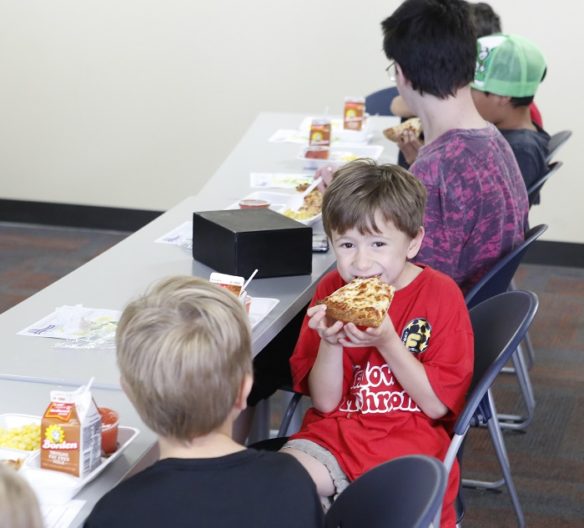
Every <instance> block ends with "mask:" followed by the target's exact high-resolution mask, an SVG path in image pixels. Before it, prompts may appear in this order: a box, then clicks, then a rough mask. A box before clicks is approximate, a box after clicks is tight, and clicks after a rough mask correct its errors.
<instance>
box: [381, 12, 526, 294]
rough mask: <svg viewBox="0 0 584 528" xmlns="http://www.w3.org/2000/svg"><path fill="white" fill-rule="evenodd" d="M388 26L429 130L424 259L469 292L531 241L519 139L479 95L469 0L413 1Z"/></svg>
mask: <svg viewBox="0 0 584 528" xmlns="http://www.w3.org/2000/svg"><path fill="white" fill-rule="evenodd" d="M382 28H383V33H384V42H383V48H384V51H385V54H386V55H387V57H388V59H389V60H390V61H391V63H390V64H393V67H394V68H395V77H396V84H397V88H398V90H399V92H400V94H401V95H402V96H403V98H404V100H405V101H406V103H407V105H408V106H409V107H410V108H411V109H412V111H413V112H414V113H415V114H416V115H417V116H419V117H420V119H421V120H422V126H423V129H424V134H425V141H426V143H425V145H424V146H422V147H421V148H420V150H419V152H418V156H417V159H416V161H415V162H414V164H413V165H412V166H411V168H410V170H411V171H412V173H413V174H414V175H415V176H416V177H417V178H419V179H420V180H421V181H422V183H424V185H425V186H426V189H427V190H428V203H427V207H426V216H425V219H424V226H425V229H426V237H425V238H424V242H423V244H422V247H421V249H420V252H419V254H418V256H417V257H416V261H417V262H420V263H423V264H428V265H430V266H432V267H434V268H435V269H438V270H440V271H442V272H444V273H446V274H448V275H450V276H451V277H452V278H453V279H454V280H455V281H456V282H457V284H458V285H459V286H460V287H461V289H462V290H463V292H467V291H468V290H469V289H470V288H471V287H472V286H473V285H474V284H476V282H477V281H478V280H479V279H480V278H481V277H482V276H483V275H484V274H485V273H486V272H487V271H488V270H489V269H490V268H492V266H493V265H494V264H495V263H496V262H497V261H498V260H499V259H500V258H501V257H502V256H503V255H505V254H506V253H508V252H509V251H510V250H512V249H513V248H514V247H515V246H516V245H517V244H519V243H520V242H521V241H523V237H524V232H525V229H526V226H527V215H528V211H529V204H528V200H527V192H526V189H525V184H524V182H523V178H522V176H521V172H520V170H519V167H518V165H517V161H516V160H515V156H514V155H513V151H512V150H511V147H510V146H509V144H508V143H507V141H506V140H505V138H504V137H503V136H502V135H501V133H500V132H499V131H498V130H497V128H496V127H495V126H493V125H492V124H490V123H487V122H486V121H485V120H484V119H483V118H482V117H481V115H480V114H479V113H478V111H477V109H476V107H475V104H474V102H473V99H472V95H471V88H470V83H471V82H472V81H473V79H474V72H475V67H476V54H477V51H476V50H477V48H476V38H475V30H474V26H473V24H472V22H471V20H470V16H469V7H468V3H467V2H465V1H463V0H406V1H405V2H403V3H402V4H401V5H400V7H398V8H397V10H396V11H395V12H394V13H393V15H391V16H390V17H389V18H387V19H386V20H384V21H383V23H382Z"/></svg>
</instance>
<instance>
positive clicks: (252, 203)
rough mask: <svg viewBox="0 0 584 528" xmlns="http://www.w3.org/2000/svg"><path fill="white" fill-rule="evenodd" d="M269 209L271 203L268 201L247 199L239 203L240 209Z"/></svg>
mask: <svg viewBox="0 0 584 528" xmlns="http://www.w3.org/2000/svg"><path fill="white" fill-rule="evenodd" d="M268 207H270V202H268V201H267V200H256V199H252V198H245V199H243V200H240V201H239V208H240V209H267V208H268Z"/></svg>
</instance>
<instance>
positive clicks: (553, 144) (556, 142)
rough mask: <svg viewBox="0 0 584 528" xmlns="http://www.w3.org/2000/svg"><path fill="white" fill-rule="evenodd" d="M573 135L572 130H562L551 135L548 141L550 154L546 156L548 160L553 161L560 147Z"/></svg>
mask: <svg viewBox="0 0 584 528" xmlns="http://www.w3.org/2000/svg"><path fill="white" fill-rule="evenodd" d="M571 136H572V131H571V130H560V132H556V133H555V134H554V135H553V136H551V137H550V140H549V142H548V155H547V157H546V159H545V160H546V162H547V163H549V162H550V161H552V159H553V157H554V156H555V155H556V154H557V153H558V150H559V149H560V147H561V146H562V145H563V144H564V143H565V142H566V141H568V139H570V137H571Z"/></svg>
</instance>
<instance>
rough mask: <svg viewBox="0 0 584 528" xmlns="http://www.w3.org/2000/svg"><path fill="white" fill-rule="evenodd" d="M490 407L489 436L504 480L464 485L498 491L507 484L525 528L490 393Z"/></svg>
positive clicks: (520, 524)
mask: <svg viewBox="0 0 584 528" xmlns="http://www.w3.org/2000/svg"><path fill="white" fill-rule="evenodd" d="M489 405H490V407H491V412H492V417H491V419H490V420H489V421H488V423H487V427H488V429H489V434H490V435H491V440H492V442H493V447H494V448H495V453H496V455H497V460H498V461H499V466H500V467H501V472H502V473H503V478H502V479H501V480H498V481H495V482H487V481H479V480H469V479H463V481H462V483H463V485H464V486H465V487H473V488H480V489H488V490H496V489H498V488H500V487H501V486H502V485H503V484H505V485H506V486H507V490H508V491H509V495H510V497H511V503H512V504H513V508H514V510H515V515H516V517H517V524H518V525H519V526H520V527H521V528H523V527H524V526H525V517H524V515H523V509H522V508H521V503H520V502H519V495H518V494H517V489H516V488H515V483H514V482H513V477H512V476H511V468H510V465H509V455H508V453H507V448H506V447H505V441H504V439H503V433H502V432H501V428H500V426H499V422H498V420H496V419H495V417H496V416H497V415H496V409H495V403H494V401H493V398H492V397H491V394H490V391H489Z"/></svg>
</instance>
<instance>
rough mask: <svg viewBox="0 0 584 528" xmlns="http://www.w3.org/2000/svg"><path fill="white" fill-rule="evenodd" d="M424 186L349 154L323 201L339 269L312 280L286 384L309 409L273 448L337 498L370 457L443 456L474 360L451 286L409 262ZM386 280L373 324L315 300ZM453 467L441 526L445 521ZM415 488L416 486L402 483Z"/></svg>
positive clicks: (450, 521)
mask: <svg viewBox="0 0 584 528" xmlns="http://www.w3.org/2000/svg"><path fill="white" fill-rule="evenodd" d="M425 200H426V191H425V189H424V186H423V185H422V184H421V183H420V182H419V180H417V179H416V178H415V177H414V176H412V175H411V174H410V173H409V172H408V171H406V170H405V169H403V168H401V167H399V166H396V165H376V164H375V162H372V161H368V160H359V161H356V162H353V163H349V164H347V165H345V166H344V167H343V168H341V169H339V170H338V171H337V174H336V176H335V178H334V179H333V181H332V183H331V185H330V186H329V187H328V189H327V191H326V193H325V195H324V201H323V210H322V217H323V223H324V228H325V231H326V233H327V235H328V237H329V238H330V240H331V242H332V248H333V250H334V252H335V255H336V258H337V269H336V270H335V271H332V272H330V273H329V274H327V275H326V276H325V277H324V278H323V279H322V280H321V282H320V283H319V284H318V286H317V288H316V293H315V295H314V297H313V300H312V303H311V306H310V308H309V309H308V311H307V315H306V318H305V320H304V323H303V326H302V330H301V332H300V337H299V339H298V343H297V345H296V349H295V350H294V353H293V355H292V358H291V360H290V365H291V370H292V377H293V380H294V390H296V391H298V392H302V393H304V394H309V395H310V397H311V398H312V403H313V407H312V408H311V409H309V410H308V411H307V413H306V415H305V417H304V421H303V424H302V427H301V429H300V431H299V432H298V433H297V434H295V435H293V436H292V437H291V438H290V440H289V441H288V443H287V444H285V445H284V447H283V452H285V453H288V454H291V455H293V456H294V457H295V458H297V459H298V460H299V461H300V462H301V463H302V464H303V465H304V466H305V468H306V469H307V471H308V472H309V473H310V474H311V476H312V478H313V480H314V481H315V483H316V487H317V490H318V492H319V494H320V495H321V497H322V498H323V499H324V500H325V502H326V499H327V498H334V497H336V496H337V495H338V494H339V493H340V492H341V491H342V490H343V489H344V488H345V487H346V486H347V485H348V483H349V482H350V481H353V480H354V479H356V478H357V477H359V476H360V475H361V474H363V473H364V472H365V471H367V470H368V469H371V468H373V467H374V466H377V465H378V464H380V463H382V462H385V461H387V460H391V459H393V458H397V457H400V456H404V455H410V454H425V455H430V456H434V457H437V458H440V459H443V458H444V456H445V454H446V451H447V449H448V446H449V444H450V436H449V427H450V425H452V423H453V421H454V420H455V419H456V417H457V414H458V413H459V412H460V411H461V409H462V407H463V404H464V398H465V395H466V392H467V390H468V387H469V384H470V380H471V376H472V365H473V335H472V329H471V325H470V321H469V317H468V312H467V309H466V306H465V304H464V299H463V297H462V294H461V292H460V289H459V288H458V286H457V285H456V283H455V282H454V281H453V280H452V279H450V278H449V277H447V276H446V275H444V274H443V273H440V272H438V271H435V270H433V269H432V268H430V267H428V266H423V265H415V264H413V263H412V262H410V261H411V259H413V258H414V257H415V256H416V254H417V252H418V250H419V249H420V246H421V244H422V240H423V238H424V228H423V226H422V221H423V217H424V205H425ZM373 276H378V277H379V278H380V279H381V280H382V281H384V282H385V283H387V284H390V285H393V286H394V287H395V294H394V297H393V300H392V302H391V305H390V308H389V311H388V313H387V315H386V316H385V318H384V320H383V322H382V324H381V325H380V326H379V327H378V328H361V327H357V326H355V325H354V324H353V323H345V324H344V323H342V322H340V321H334V320H330V319H329V318H327V311H326V306H325V305H323V304H319V300H321V299H324V298H325V297H326V296H328V295H329V294H331V293H332V292H334V291H336V290H337V289H338V288H340V287H342V286H344V285H345V284H346V283H348V282H349V281H351V280H352V279H355V278H364V277H373ZM458 478H459V472H458V466H456V465H455V466H454V467H453V469H452V471H451V473H450V477H449V484H448V489H447V492H446V497H445V501H444V510H443V522H442V526H454V508H453V503H454V499H455V497H456V494H457V490H458ZM411 492H412V493H416V490H411Z"/></svg>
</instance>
